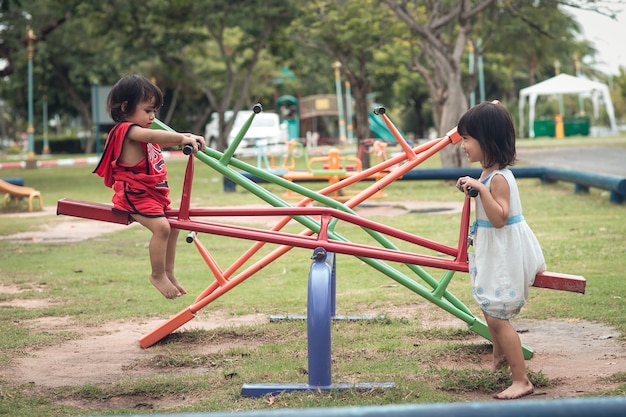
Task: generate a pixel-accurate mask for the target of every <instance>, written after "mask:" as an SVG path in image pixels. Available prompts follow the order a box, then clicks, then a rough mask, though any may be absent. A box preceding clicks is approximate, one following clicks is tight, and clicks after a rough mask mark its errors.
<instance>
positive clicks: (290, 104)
mask: <svg viewBox="0 0 626 417" xmlns="http://www.w3.org/2000/svg"><path fill="white" fill-rule="evenodd" d="M342 105H343V106H344V107H345V108H348V106H351V105H352V104H351V101H350V100H344V103H342ZM378 106H379V105H378V104H377V103H373V102H372V103H371V107H372V110H373V109H374V108H376V107H378ZM276 108H277V111H278V113H279V115H280V118H281V122H285V123H287V131H288V132H289V138H290V139H302V138H306V137H307V132H308V133H309V134H313V135H317V136H319V139H318V140H316V144H319V145H333V144H335V141H336V140H337V139H338V138H339V132H338V131H336V126H335V125H336V120H335V119H336V118H337V117H340V116H341V115H340V111H339V106H338V102H337V96H336V95H335V94H316V95H311V96H306V97H301V98H299V99H298V98H297V97H294V96H291V95H283V96H280V97H278V99H277V100H276ZM351 119H353V117H352V112H351V111H348V112H347V116H346V123H347V124H348V125H349V124H350V123H351V122H352V120H351ZM367 122H368V124H369V128H370V134H371V135H370V139H378V140H381V141H383V142H385V143H387V144H394V145H395V144H397V141H396V139H395V137H394V135H393V134H392V132H391V131H390V130H389V128H388V127H387V126H386V125H385V123H384V122H383V121H382V120H381V119H380V117H376V116H375V115H374V113H373V112H370V113H369V116H368V120H367ZM348 131H350V129H348Z"/></svg>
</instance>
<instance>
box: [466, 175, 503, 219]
mask: <svg viewBox="0 0 626 417" xmlns="http://www.w3.org/2000/svg"><path fill="white" fill-rule="evenodd" d="M457 187H458V188H460V189H462V190H463V191H466V190H467V187H472V188H474V189H475V190H477V191H478V192H479V194H480V201H481V202H482V204H483V208H484V209H485V214H486V215H487V218H488V219H489V221H490V222H491V224H493V226H494V227H496V228H500V227H503V226H504V225H505V224H506V220H507V219H508V218H509V202H510V200H509V197H510V194H511V189H510V188H509V183H508V182H507V181H506V179H505V178H504V176H502V175H500V174H496V175H494V176H493V178H492V179H491V191H490V190H489V189H488V188H487V186H486V185H485V184H483V183H482V182H480V181H478V180H475V179H474V178H471V177H462V178H459V180H458V182H457Z"/></svg>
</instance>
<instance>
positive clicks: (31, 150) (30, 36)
mask: <svg viewBox="0 0 626 417" xmlns="http://www.w3.org/2000/svg"><path fill="white" fill-rule="evenodd" d="M26 39H27V41H28V129H27V130H26V133H28V160H33V159H35V137H34V133H35V127H34V126H33V54H34V51H35V47H34V45H33V42H34V40H35V39H36V38H35V34H34V32H33V30H32V29H31V27H30V26H28V27H27V34H26Z"/></svg>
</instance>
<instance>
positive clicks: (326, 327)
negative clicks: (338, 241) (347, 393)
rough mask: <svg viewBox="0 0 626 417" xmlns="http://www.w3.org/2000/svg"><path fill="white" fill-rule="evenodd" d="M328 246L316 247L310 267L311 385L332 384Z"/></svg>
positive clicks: (308, 335)
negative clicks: (325, 248) (326, 248)
mask: <svg viewBox="0 0 626 417" xmlns="http://www.w3.org/2000/svg"><path fill="white" fill-rule="evenodd" d="M326 256H327V252H326V250H324V249H322V248H317V249H315V250H314V251H313V257H312V259H313V264H312V265H311V270H310V271H309V288H308V301H307V337H308V341H309V342H308V355H309V385H310V386H315V387H329V386H330V384H331V369H330V366H331V358H330V352H331V348H330V339H331V337H330V320H331V275H332V274H331V268H330V267H329V266H328V264H327V263H326Z"/></svg>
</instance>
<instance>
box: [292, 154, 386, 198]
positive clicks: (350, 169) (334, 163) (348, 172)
mask: <svg viewBox="0 0 626 417" xmlns="http://www.w3.org/2000/svg"><path fill="white" fill-rule="evenodd" d="M304 157H305V159H306V165H307V171H295V170H288V171H287V172H285V173H282V174H281V175H280V176H281V177H282V178H284V179H286V180H287V181H291V182H301V181H328V186H329V187H330V186H333V185H334V184H337V183H338V182H339V181H342V180H345V179H346V178H349V177H351V176H354V175H357V174H359V173H360V172H362V171H363V167H362V164H361V160H360V159H359V158H355V157H351V156H341V155H340V153H339V149H336V148H331V149H330V150H329V151H328V155H326V156H315V157H311V158H309V157H308V154H307V152H306V149H305V152H304ZM388 173H389V172H388V171H380V172H375V173H373V174H371V175H369V176H367V177H365V178H364V179H370V180H374V181H378V180H380V179H381V178H383V177H384V176H385V175H387V174H388ZM328 195H329V196H331V197H332V198H333V199H335V200H338V201H345V200H348V199H349V198H350V194H349V193H347V190H345V189H337V190H335V191H333V192H332V193H330V194H328ZM284 196H285V198H294V197H298V195H296V194H294V192H293V191H292V190H291V189H289V188H288V189H287V191H286V192H285V195H284ZM384 196H385V194H384V193H383V192H382V191H379V192H377V193H376V194H375V195H374V196H372V197H384Z"/></svg>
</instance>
